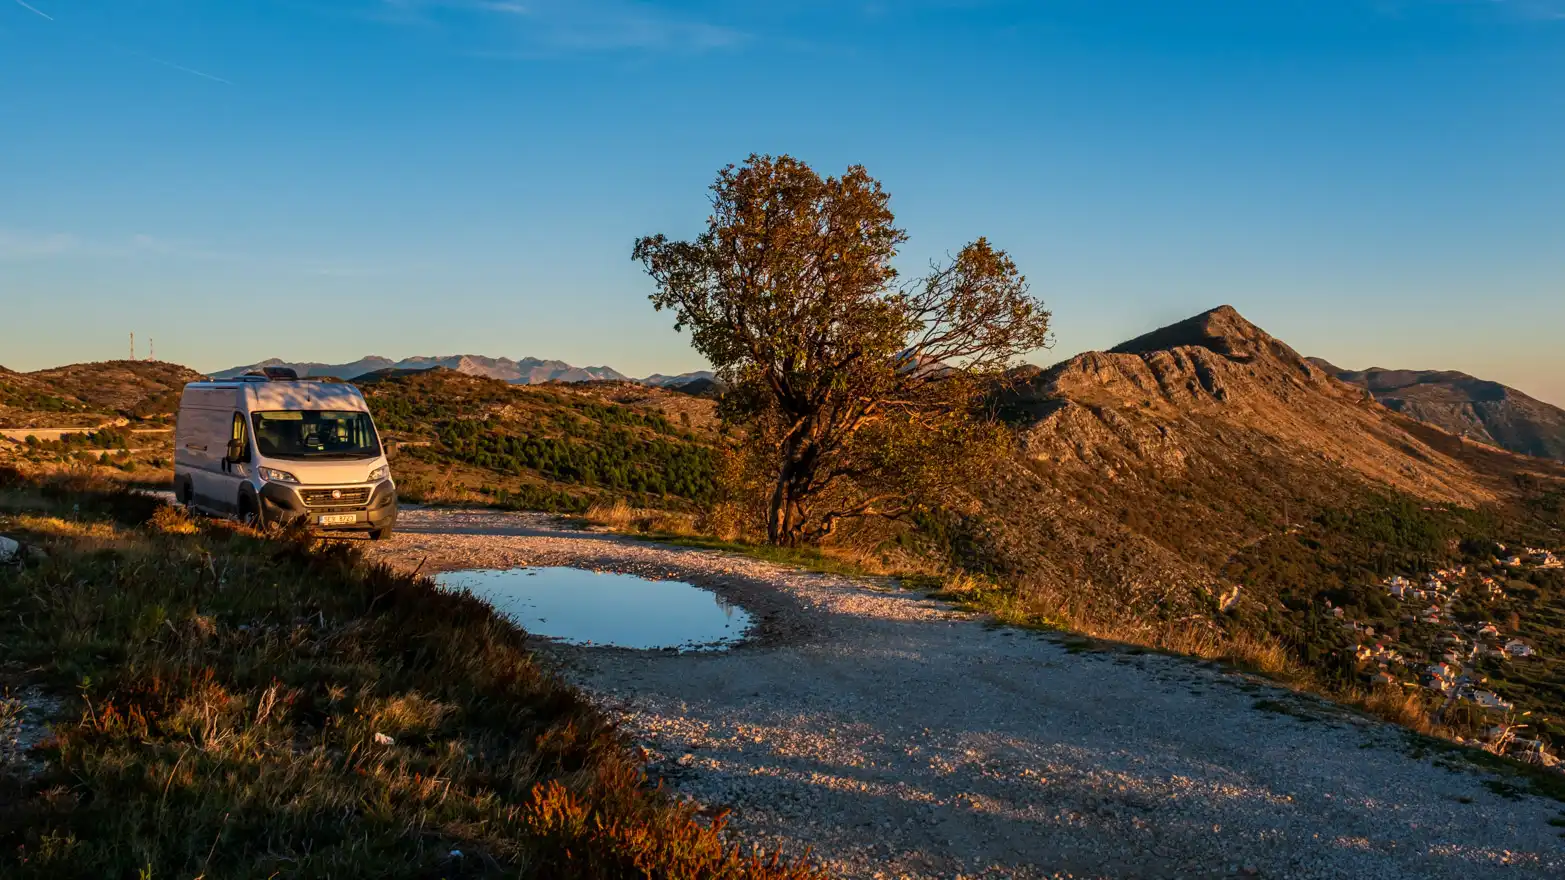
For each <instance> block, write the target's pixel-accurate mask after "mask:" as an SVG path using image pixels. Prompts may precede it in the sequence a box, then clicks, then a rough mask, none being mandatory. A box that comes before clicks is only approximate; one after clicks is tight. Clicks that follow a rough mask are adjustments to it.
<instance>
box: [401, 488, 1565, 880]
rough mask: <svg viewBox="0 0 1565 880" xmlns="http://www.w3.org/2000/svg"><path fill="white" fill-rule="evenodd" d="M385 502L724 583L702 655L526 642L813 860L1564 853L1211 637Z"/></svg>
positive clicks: (1472, 778) (766, 835) (1472, 788)
mask: <svg viewBox="0 0 1565 880" xmlns="http://www.w3.org/2000/svg"><path fill="white" fill-rule="evenodd" d="M399 529H400V532H399V533H398V534H397V535H396V536H395V537H394V538H393V539H392V540H391V541H389V542H387V543H386V544H384V545H376V546H374V547H373V548H372V550H371V552H372V553H373V554H375V555H377V556H379V557H381V558H384V559H387V560H389V561H391V562H393V563H395V564H399V565H405V566H408V567H413V566H419V565H422V567H423V571H425V572H432V571H440V570H450V569H457V568H508V567H514V566H523V565H570V566H578V567H584V568H594V569H601V570H612V571H622V572H627V573H632V574H640V575H643V576H651V577H676V578H678V579H680V580H684V581H688V582H690V583H694V584H697V585H698V586H701V587H703V588H706V589H710V590H712V591H714V592H716V593H719V594H721V595H722V596H724V597H725V598H726V599H728V600H730V601H732V602H735V603H737V604H739V605H740V606H742V607H744V608H746V609H748V610H749V611H750V612H751V613H752V614H753V615H755V617H756V620H757V624H756V626H755V629H754V632H753V638H752V639H751V640H750V641H749V642H747V643H745V644H744V645H741V646H740V647H738V648H736V649H734V650H732V651H728V652H725V653H721V654H672V653H660V652H635V651H622V650H613V649H601V648H596V649H587V648H565V647H561V646H557V645H552V644H548V645H544V646H543V647H544V650H545V652H546V653H547V654H549V655H550V656H553V657H556V658H558V660H559V661H560V663H561V668H562V669H563V670H564V671H565V673H566V674H567V675H568V676H570V677H571V678H572V679H573V680H575V681H577V682H578V683H580V684H581V685H583V686H584V687H585V688H586V689H587V690H588V691H589V692H590V693H592V694H594V695H595V696H596V698H597V699H599V700H600V701H601V702H602V704H603V705H604V706H605V707H607V708H608V709H610V710H611V711H612V712H614V713H615V714H616V715H617V716H618V717H619V718H621V719H622V721H623V724H624V726H625V728H626V730H627V731H628V732H629V733H630V734H631V735H632V736H633V737H635V738H636V739H637V740H638V741H639V742H640V743H642V745H643V747H644V748H645V749H646V750H647V751H648V752H649V754H650V757H651V760H652V762H653V763H652V765H651V772H653V773H654V774H655V775H658V776H660V777H662V778H664V779H666V780H667V781H668V782H669V784H670V785H672V786H673V787H674V788H675V790H677V791H678V792H680V793H682V794H684V795H687V796H689V797H691V798H694V799H695V800H697V801H699V802H701V803H703V804H706V805H709V806H710V807H713V808H729V809H731V810H732V813H731V816H730V826H731V827H732V828H734V829H736V830H739V831H741V832H743V834H744V835H745V839H746V840H749V841H752V842H755V843H758V844H762V845H765V846H768V847H776V848H781V849H782V850H784V851H785V852H787V853H789V854H793V855H801V854H804V853H806V852H808V853H809V854H810V855H811V856H812V857H813V858H815V859H816V860H817V861H818V862H819V863H821V864H822V865H823V866H824V867H826V868H827V869H828V871H829V872H830V873H832V874H833V875H834V876H839V877H848V878H893V877H896V878H957V877H965V878H980V877H1014V878H1041V877H1077V878H1084V877H1105V878H1165V877H1167V878H1172V877H1217V876H1252V877H1268V878H1290V880H1291V878H1409V880H1413V878H1419V880H1423V878H1448V877H1449V878H1463V880H1470V878H1475V877H1515V878H1555V880H1558V878H1561V877H1565V840H1562V839H1561V838H1562V836H1565V835H1562V830H1565V829H1562V828H1561V827H1556V826H1553V825H1550V824H1549V822H1550V820H1551V819H1554V820H1555V821H1557V822H1565V819H1561V818H1560V817H1562V816H1565V811H1562V808H1565V805H1562V804H1561V803H1558V802H1554V801H1550V800H1545V799H1541V798H1536V797H1531V796H1525V795H1517V794H1515V793H1514V792H1513V791H1511V790H1510V789H1508V788H1507V787H1506V786H1505V785H1504V784H1503V782H1502V781H1499V780H1495V779H1493V778H1491V777H1489V776H1486V775H1483V774H1480V773H1478V772H1475V771H1473V770H1471V769H1470V768H1469V765H1467V764H1466V763H1465V762H1463V761H1461V760H1460V759H1453V758H1451V757H1450V756H1449V755H1446V756H1445V757H1441V754H1443V753H1436V754H1434V755H1432V756H1424V757H1420V756H1418V754H1417V752H1418V750H1417V749H1416V748H1415V746H1414V744H1413V742H1412V740H1411V739H1410V738H1409V737H1407V736H1406V735H1405V734H1404V733H1403V732H1401V731H1400V730H1399V729H1397V728H1394V727H1390V726H1388V725H1385V724H1381V723H1379V722H1376V721H1372V720H1368V719H1364V718H1360V717H1358V716H1356V715H1353V714H1351V713H1349V712H1346V711H1344V710H1340V709H1338V708H1336V707H1334V706H1331V705H1329V704H1325V703H1322V702H1320V701H1317V700H1314V699H1312V698H1307V697H1300V696H1297V695H1294V694H1292V693H1290V692H1288V691H1285V690H1280V689H1277V688H1274V687H1271V686H1269V685H1266V684H1265V683H1264V682H1261V681H1258V680H1256V679H1254V678H1251V677H1248V676H1244V675H1240V674H1236V673H1232V672H1227V671H1224V670H1222V669H1219V668H1216V667H1213V666H1211V665H1208V664H1202V663H1196V662H1190V661H1185V660H1180V659H1174V658H1169V657H1163V656H1159V655H1154V654H1144V653H1143V654H1137V653H1133V652H1131V651H1126V650H1113V651H1099V650H1090V649H1084V648H1083V645H1082V643H1080V642H1078V641H1075V640H1072V639H1070V638H1069V637H1062V636H1056V635H1047V634H1038V633H1032V632H1027V631H1020V630H1015V629H1008V628H1000V627H994V626H991V625H989V624H987V623H986V622H985V621H984V620H982V619H980V618H976V617H973V616H969V615H965V614H962V613H959V612H956V611H953V610H952V609H950V608H948V607H946V606H944V605H943V604H941V603H939V602H936V601H931V600H929V599H927V598H925V597H923V596H921V595H919V594H917V593H911V592H905V591H901V590H898V589H896V588H895V587H894V586H893V585H890V584H880V583H865V582H856V581H852V580H848V579H843V578H838V577H831V576H824V575H814V574H808V573H801V572H796V571H792V570H787V569H782V568H779V567H776V566H772V565H768V564H765V563H760V562H756V561H753V560H748V559H742V558H737V557H732V556H728V555H722V554H714V553H708V552H702V551H695V550H687V549H680V548H668V547H660V546H656V545H651V544H646V543H642V542H638V541H634V540H631V539H626V538H621V537H617V536H613V535H606V534H601V533H594V532H581V531H572V530H570V529H568V528H566V527H564V526H562V525H560V524H558V523H556V522H555V521H553V520H551V519H549V518H547V517H542V516H535V515H509V514H494V513H484V512H452V511H432V510H409V511H406V512H405V513H404V514H403V515H402V519H401V521H400V523H399ZM1508 792H1509V793H1508Z"/></svg>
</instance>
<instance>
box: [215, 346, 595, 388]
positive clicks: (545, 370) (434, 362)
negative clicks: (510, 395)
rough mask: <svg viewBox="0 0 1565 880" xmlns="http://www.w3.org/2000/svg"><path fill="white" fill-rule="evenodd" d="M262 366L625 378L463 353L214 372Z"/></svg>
mask: <svg viewBox="0 0 1565 880" xmlns="http://www.w3.org/2000/svg"><path fill="white" fill-rule="evenodd" d="M262 367H289V368H291V369H293V370H294V371H295V372H297V373H298V374H299V375H300V376H335V377H336V378H338V379H357V378H358V377H360V376H364V375H368V374H370V373H376V372H383V371H386V370H430V369H434V368H436V367H440V368H444V369H447V370H452V371H454V372H458V373H465V374H467V375H469V376H480V377H483V378H485V379H499V380H500V381H502V382H511V383H515V384H519V385H538V384H542V383H544V382H601V381H622V380H624V379H625V378H626V377H625V376H622V375H620V373H618V372H617V371H615V370H612V369H610V368H608V367H573V366H571V365H570V364H567V363H565V362H564V361H546V360H539V359H537V358H522V359H521V360H514V361H513V360H511V359H510V358H503V357H502V358H492V357H484V356H482V355H473V354H462V355H447V356H440V357H411V358H404V359H402V360H400V361H393V360H391V359H390V358H383V357H379V356H377V355H370V356H369V357H364V358H360V359H358V360H356V361H353V362H352V363H346V364H320V363H290V362H287V361H282V360H278V359H276V358H273V359H271V360H265V361H262V362H260V363H258V364H250V365H248V366H241V367H232V368H230V369H227V370H222V371H220V372H217V373H214V374H213V376H214V377H215V378H218V379H228V378H232V377H234V376H242V375H244V374H245V373H248V372H251V371H252V370H259V369H260V368H262Z"/></svg>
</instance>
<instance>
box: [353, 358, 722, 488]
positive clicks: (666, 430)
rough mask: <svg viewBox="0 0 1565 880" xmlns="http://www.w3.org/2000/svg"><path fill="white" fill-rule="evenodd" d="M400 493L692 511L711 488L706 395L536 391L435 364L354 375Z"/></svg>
mask: <svg viewBox="0 0 1565 880" xmlns="http://www.w3.org/2000/svg"><path fill="white" fill-rule="evenodd" d="M359 384H360V386H361V387H362V388H363V389H364V393H365V396H366V397H367V398H368V400H369V402H370V405H371V407H373V409H374V411H375V414H376V421H377V423H378V424H379V425H380V426H381V430H382V432H383V433H384V435H385V437H386V439H387V441H388V446H389V447H391V449H392V451H393V467H394V469H395V471H396V473H397V480H398V484H399V485H400V486H401V487H402V492H403V495H404V497H410V498H415V499H417V498H425V499H431V500H434V499H438V500H450V501H455V500H463V501H482V502H486V503H490V504H495V505H498V506H503V507H519V508H533V509H546V510H565V511H581V510H585V509H586V508H587V507H588V506H589V505H591V504H593V503H599V502H610V501H613V500H617V499H621V498H623V499H626V500H629V501H632V502H634V503H636V504H638V505H642V506H649V507H660V508H673V509H691V508H694V507H695V506H696V505H698V504H700V503H701V502H704V501H706V500H707V499H708V498H709V497H710V496H711V493H712V491H713V478H714V477H713V470H714V464H713V456H712V446H711V444H712V442H713V439H714V435H713V433H712V430H713V427H714V416H713V409H714V406H713V404H712V402H711V401H709V400H704V399H701V398H698V397H694V396H691V395H687V394H681V393H678V392H674V391H665V390H663V389H660V388H651V387H645V386H641V385H636V384H633V383H628V382H621V383H592V384H582V385H550V386H546V387H537V386H529V385H515V384H509V383H506V382H503V381H500V380H497V379H486V378H482V377H478V376H471V375H468V374H465V373H460V372H456V371H454V370H448V369H443V368H437V369H434V370H427V371H420V372H399V371H388V372H383V373H380V374H376V375H373V376H370V377H366V378H364V379H361V380H360V381H359Z"/></svg>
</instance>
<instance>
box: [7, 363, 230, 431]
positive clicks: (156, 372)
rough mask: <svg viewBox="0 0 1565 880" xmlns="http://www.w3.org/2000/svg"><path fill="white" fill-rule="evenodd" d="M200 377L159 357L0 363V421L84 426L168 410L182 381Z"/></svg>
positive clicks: (10, 425)
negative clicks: (40, 366) (27, 365)
mask: <svg viewBox="0 0 1565 880" xmlns="http://www.w3.org/2000/svg"><path fill="white" fill-rule="evenodd" d="M201 378H204V377H203V376H202V375H201V374H200V373H197V372H195V371H194V370H191V369H189V368H187V367H182V366H180V365H178V364H169V363H163V362H161V361H104V362H101V363H90V364H72V365H70V366H65V367H54V368H52V369H47V370H38V371H36V372H32V373H15V372H12V371H10V370H6V369H5V368H3V367H0V427H5V428H28V427H37V428H46V427H77V426H81V427H87V426H94V425H98V424H101V423H103V422H105V421H112V420H115V419H153V418H158V417H162V416H167V415H172V414H173V413H174V412H175V411H176V410H177V409H178V408H179V392H180V390H181V389H182V388H184V386H185V383H186V382H193V381H196V380H198V379H201Z"/></svg>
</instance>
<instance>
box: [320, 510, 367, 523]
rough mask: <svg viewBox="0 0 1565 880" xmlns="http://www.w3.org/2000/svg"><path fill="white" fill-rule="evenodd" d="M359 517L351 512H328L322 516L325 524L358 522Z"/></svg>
mask: <svg viewBox="0 0 1565 880" xmlns="http://www.w3.org/2000/svg"><path fill="white" fill-rule="evenodd" d="M357 520H358V517H357V516H355V515H354V514H351V513H327V514H323V515H322V516H321V525H323V526H345V525H349V524H351V523H353V522H356V521H357Z"/></svg>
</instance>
